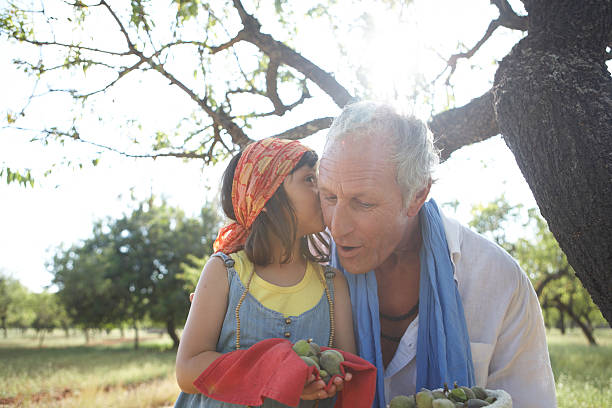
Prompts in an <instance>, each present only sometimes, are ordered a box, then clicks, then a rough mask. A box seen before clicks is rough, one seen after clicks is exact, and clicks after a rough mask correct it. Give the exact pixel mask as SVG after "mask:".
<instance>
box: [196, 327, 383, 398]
mask: <svg viewBox="0 0 612 408" xmlns="http://www.w3.org/2000/svg"><path fill="white" fill-rule="evenodd" d="M292 346H293V345H292V344H291V342H290V341H289V340H287V339H267V340H262V341H260V342H258V343H256V344H254V345H253V346H251V347H250V348H248V349H246V350H236V351H232V352H230V353H226V354H224V355H222V356H221V357H219V358H217V359H216V360H215V361H213V363H212V364H211V365H210V366H208V368H207V369H206V370H205V371H204V372H203V373H202V374H200V376H199V377H198V378H197V379H196V380H195V381H194V385H195V386H196V388H197V389H198V390H199V391H200V392H201V393H202V394H204V395H206V396H208V397H211V398H214V399H216V400H219V401H223V402H228V403H232V404H241V405H261V404H263V400H264V398H271V399H274V400H276V401H278V402H281V403H283V404H285V405H289V406H292V407H296V406H298V405H299V403H300V395H301V394H302V391H303V390H304V385H305V384H306V381H307V380H308V377H309V376H310V374H311V373H313V372H315V375H316V377H317V379H318V378H320V377H319V372H318V370H317V368H316V367H314V366H310V367H309V366H307V365H306V363H304V362H303V361H302V359H301V358H300V357H299V356H298V355H297V354H296V353H295V352H294V351H293V349H292V348H291V347H292ZM328 348H329V347H321V350H326V349H328ZM338 351H339V352H340V353H342V355H343V356H344V362H342V363H340V367H341V368H340V370H341V371H342V373H343V375H344V374H345V373H346V372H347V371H348V372H350V373H351V374H352V375H353V378H352V379H351V381H348V382H346V383H344V389H343V390H342V391H341V392H339V393H338V394H337V398H336V404H335V405H334V407H335V408H359V407H364V408H370V407H371V406H372V402H373V401H374V392H375V390H376V367H374V366H373V365H372V364H370V363H369V362H368V361H366V360H364V359H362V358H360V357H358V356H356V355H354V354H351V353H348V352H346V351H342V350H338ZM334 377H335V376H334ZM332 380H333V378H332V379H330V380H329V382H328V384H327V387H326V389H327V388H329V387H330V386H331V381H332Z"/></svg>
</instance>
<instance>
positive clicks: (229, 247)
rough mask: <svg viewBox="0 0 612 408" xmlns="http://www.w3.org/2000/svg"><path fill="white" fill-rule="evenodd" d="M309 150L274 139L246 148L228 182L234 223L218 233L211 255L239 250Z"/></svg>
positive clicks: (270, 138)
mask: <svg viewBox="0 0 612 408" xmlns="http://www.w3.org/2000/svg"><path fill="white" fill-rule="evenodd" d="M308 150H310V149H309V148H307V147H306V146H304V145H302V144H301V143H300V142H298V141H297V140H285V139H278V138H275V137H269V138H267V139H263V140H260V141H258V142H255V143H251V144H250V145H248V146H247V147H246V148H245V149H244V151H243V152H242V156H240V159H239V160H238V164H237V165H236V170H235V171H234V179H233V180H232V206H233V208H234V215H235V216H236V222H233V223H231V224H229V225H226V226H225V227H223V228H221V229H220V230H219V235H218V236H217V239H216V240H215V242H214V244H213V249H214V251H215V252H217V251H223V252H224V253H226V254H228V255H229V254H231V253H234V252H237V251H238V250H240V249H242V247H243V246H244V243H245V242H246V240H247V238H248V236H249V234H250V232H251V226H252V225H253V221H255V219H256V218H257V216H258V215H259V213H260V212H261V211H262V210H263V208H264V207H265V205H266V203H267V202H268V200H269V199H270V198H271V197H272V196H273V195H274V193H275V192H276V190H278V187H279V186H280V185H281V184H283V181H285V178H286V177H287V176H288V175H289V173H291V172H292V171H293V168H294V167H295V166H296V164H297V163H298V162H299V161H300V159H301V158H302V156H303V155H304V153H306V152H307V151H308Z"/></svg>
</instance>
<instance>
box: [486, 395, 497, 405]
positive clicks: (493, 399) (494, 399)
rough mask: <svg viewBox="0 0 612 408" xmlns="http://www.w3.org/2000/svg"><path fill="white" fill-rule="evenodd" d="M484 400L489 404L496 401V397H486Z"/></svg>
mask: <svg viewBox="0 0 612 408" xmlns="http://www.w3.org/2000/svg"><path fill="white" fill-rule="evenodd" d="M485 401H487V402H488V403H489V404H492V403H494V402H495V401H497V398H495V397H487V398H485Z"/></svg>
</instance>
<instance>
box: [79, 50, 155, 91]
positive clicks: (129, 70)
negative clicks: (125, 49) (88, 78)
mask: <svg viewBox="0 0 612 408" xmlns="http://www.w3.org/2000/svg"><path fill="white" fill-rule="evenodd" d="M144 62H146V60H145V59H144V58H141V59H140V61H138V62H137V63H136V64H134V65H132V66H131V67H127V68H124V69H123V70H122V71H120V72H119V74H118V75H117V78H115V80H113V81H112V82H109V83H108V84H107V85H106V86H105V87H104V88H100V89H98V90H97V91H92V92H89V93H87V94H80V95H77V94H74V97H75V98H81V99H84V98H89V97H90V96H92V95H95V94H97V93H100V92H105V91H106V90H107V89H108V88H110V87H111V86H113V85H115V84H116V83H117V82H118V81H119V80H120V79H121V78H123V77H124V76H126V75H127V74H129V73H130V72H132V71H134V70H135V69H136V68H138V67H139V66H140V65H142V64H143V63H144Z"/></svg>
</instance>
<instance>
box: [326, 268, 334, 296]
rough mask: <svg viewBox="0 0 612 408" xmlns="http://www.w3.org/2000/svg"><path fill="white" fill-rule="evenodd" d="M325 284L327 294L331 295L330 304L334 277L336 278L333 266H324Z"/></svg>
mask: <svg viewBox="0 0 612 408" xmlns="http://www.w3.org/2000/svg"><path fill="white" fill-rule="evenodd" d="M324 274H325V282H326V283H327V287H328V288H329V292H330V293H329V294H330V295H331V299H332V302H333V301H334V292H335V288H334V277H335V276H336V269H335V268H334V267H333V266H330V265H325V272H324Z"/></svg>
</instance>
